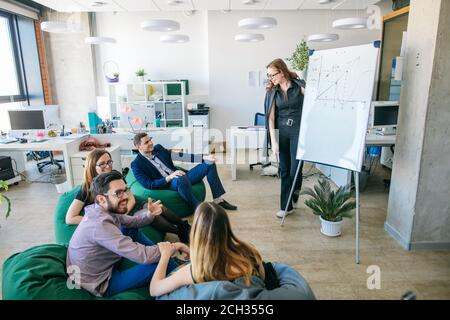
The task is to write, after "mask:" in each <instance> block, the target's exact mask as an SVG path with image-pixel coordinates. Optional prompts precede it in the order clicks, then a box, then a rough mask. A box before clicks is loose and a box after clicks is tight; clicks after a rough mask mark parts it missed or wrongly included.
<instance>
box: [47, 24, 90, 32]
mask: <svg viewBox="0 0 450 320" xmlns="http://www.w3.org/2000/svg"><path fill="white" fill-rule="evenodd" d="M41 30H42V31H45V32H54V33H82V32H83V27H82V26H81V24H79V23H74V22H71V23H69V22H65V21H43V22H41Z"/></svg>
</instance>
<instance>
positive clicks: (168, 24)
mask: <svg viewBox="0 0 450 320" xmlns="http://www.w3.org/2000/svg"><path fill="white" fill-rule="evenodd" d="M141 28H142V29H144V30H146V31H176V30H180V24H179V23H178V22H176V21H173V20H164V19H152V20H146V21H142V22H141Z"/></svg>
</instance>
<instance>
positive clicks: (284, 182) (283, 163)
mask: <svg viewBox="0 0 450 320" xmlns="http://www.w3.org/2000/svg"><path fill="white" fill-rule="evenodd" d="M278 128H279V131H278V133H279V138H278V145H279V148H280V178H281V194H280V209H281V210H284V209H285V208H286V204H287V201H288V198H289V192H290V191H291V187H292V185H293V184H294V178H295V172H296V171H297V166H298V164H299V162H300V171H299V173H298V177H297V181H295V189H294V191H295V192H294V194H293V196H292V200H293V201H294V202H296V201H297V200H298V192H300V189H301V188H302V180H303V175H302V170H303V161H300V160H297V146H298V135H299V133H300V128H299V126H292V127H289V126H284V125H280V126H279V127H278ZM287 210H292V201H291V203H289V205H288V207H287Z"/></svg>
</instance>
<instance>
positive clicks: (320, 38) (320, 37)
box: [308, 33, 339, 42]
mask: <svg viewBox="0 0 450 320" xmlns="http://www.w3.org/2000/svg"><path fill="white" fill-rule="evenodd" d="M338 39H339V35H338V34H336V33H316V34H312V35H310V36H309V37H308V41H309V42H331V41H336V40H338Z"/></svg>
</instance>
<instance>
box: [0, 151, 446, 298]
mask: <svg viewBox="0 0 450 320" xmlns="http://www.w3.org/2000/svg"><path fill="white" fill-rule="evenodd" d="M240 156H242V155H240ZM30 170H31V171H33V170H34V167H32V168H31V169H30ZM36 172H37V171H36ZM315 172H316V171H315V169H313V168H310V166H308V165H306V166H305V168H304V173H308V174H314V173H315ZM219 173H220V175H221V178H222V180H223V183H224V186H225V189H226V190H227V194H226V195H225V198H226V199H227V200H228V201H230V202H231V203H233V204H236V205H237V206H238V207H239V209H238V210H237V211H234V212H233V211H229V216H230V220H231V223H232V226H233V230H234V231H235V233H236V234H237V236H238V237H240V238H242V239H244V240H247V241H249V242H252V243H253V244H254V245H256V247H257V248H258V249H259V250H260V252H261V253H262V256H263V258H264V259H265V260H266V261H280V262H284V263H287V264H289V265H291V266H293V267H294V268H296V269H297V270H298V271H299V272H300V273H301V274H302V275H303V276H304V277H305V278H306V279H307V281H308V282H309V283H310V285H311V287H312V289H313V291H314V293H315V294H316V296H317V298H318V299H394V300H395V299H400V297H401V296H402V294H403V293H405V292H406V291H413V292H415V294H416V295H417V298H418V299H450V251H413V252H409V251H405V250H403V249H402V247H401V246H400V245H399V244H398V243H397V242H396V241H395V240H394V239H393V238H391V237H390V236H389V235H388V234H387V233H386V232H385V231H384V229H383V224H384V221H385V219H386V207H387V200H388V189H386V188H385V186H384V184H383V179H385V178H388V177H389V174H390V171H389V170H387V169H385V168H383V167H381V166H378V167H377V170H376V172H375V174H374V175H373V176H371V177H370V178H369V182H368V186H367V189H366V190H365V191H364V192H363V193H361V206H362V208H361V232H360V235H361V236H360V239H361V240H360V247H361V250H360V253H361V263H360V264H355V219H350V220H346V221H345V222H344V226H343V235H342V236H340V237H337V238H328V237H326V236H324V235H322V234H321V233H320V222H319V218H318V217H317V216H314V215H313V214H312V213H311V211H310V209H308V208H307V207H306V206H304V205H303V206H302V208H300V209H296V211H295V213H294V214H292V215H290V216H288V218H287V219H286V223H285V226H284V227H280V225H279V223H280V220H279V219H278V218H277V217H276V216H275V213H276V211H277V210H278V208H279V190H280V181H279V180H278V179H277V178H273V177H268V176H261V175H260V173H261V170H260V168H255V170H254V171H249V170H248V165H245V164H241V165H239V167H238V180H237V181H232V180H231V172H230V168H229V166H228V165H219ZM33 174H36V173H34V172H33ZM317 178H318V175H317V174H315V175H312V176H309V177H308V178H307V179H306V180H305V182H304V186H312V185H313V184H314V183H315V182H316V181H317ZM7 194H8V196H9V197H10V198H11V201H12V205H13V208H12V213H11V216H10V218H9V219H8V220H6V221H5V218H4V216H3V215H2V217H1V218H0V225H1V226H2V228H0V271H1V268H2V266H3V262H4V260H5V259H6V258H7V257H9V256H10V255H11V254H13V253H15V252H18V251H21V250H24V249H27V248H29V247H31V246H34V245H39V244H44V243H52V242H53V241H54V236H53V212H54V208H55V204H56V201H57V198H58V194H57V192H56V188H55V186H54V185H52V184H49V183H32V184H29V183H26V182H21V183H20V184H19V186H12V187H11V188H10V191H8V192H7ZM301 199H303V198H301ZM207 200H211V193H210V192H209V190H208V194H207ZM2 212H3V210H2ZM174 238H175V237H174ZM169 239H170V240H171V239H172V238H171V237H169ZM373 265H375V266H378V267H379V268H380V270H381V289H379V290H377V289H374V290H369V289H368V288H367V279H368V277H369V276H370V274H368V273H367V268H368V267H369V266H373Z"/></svg>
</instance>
